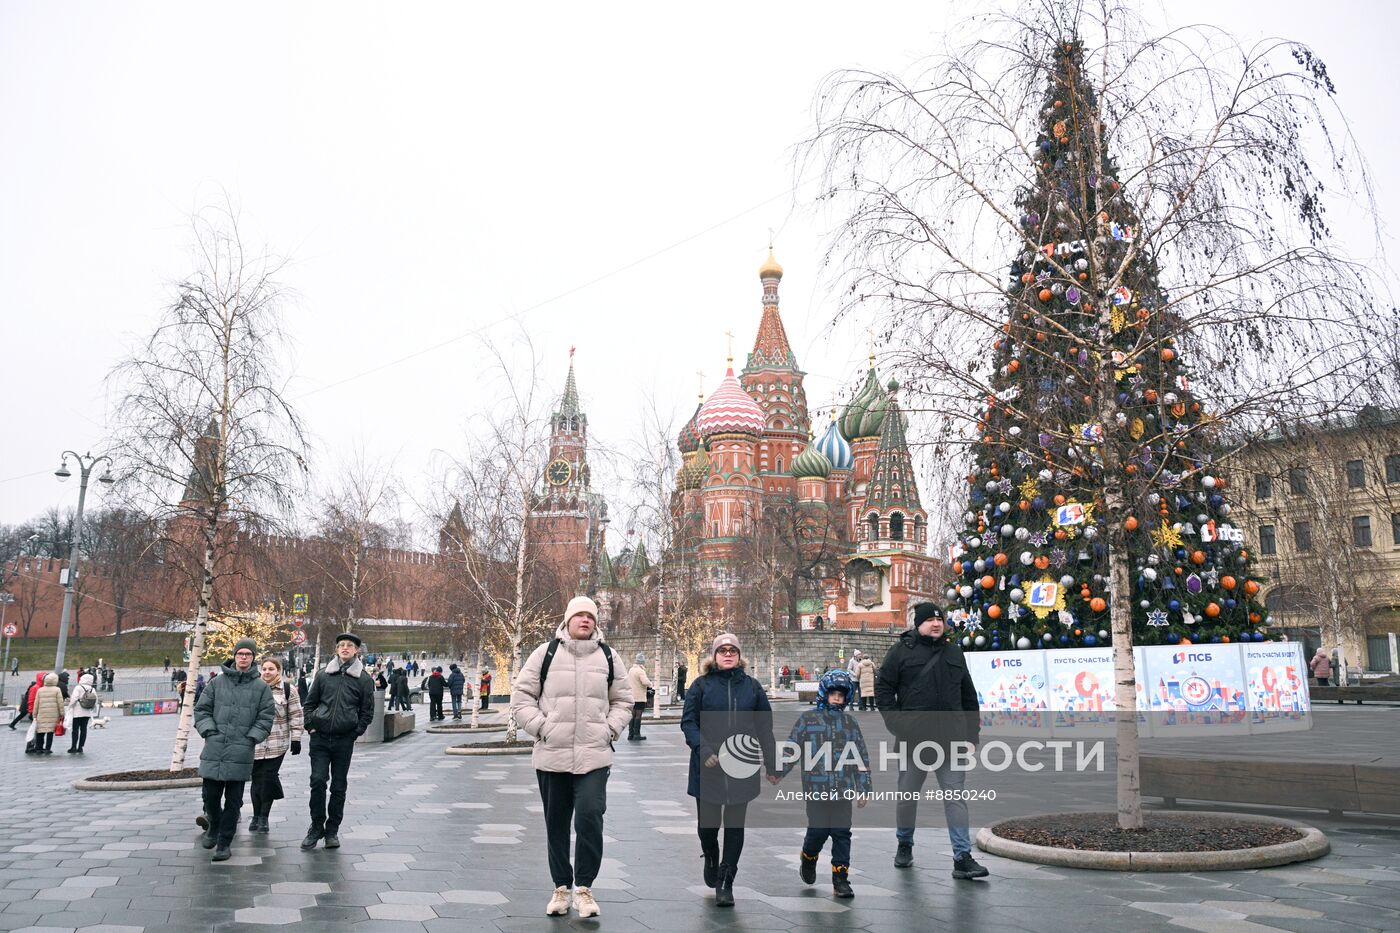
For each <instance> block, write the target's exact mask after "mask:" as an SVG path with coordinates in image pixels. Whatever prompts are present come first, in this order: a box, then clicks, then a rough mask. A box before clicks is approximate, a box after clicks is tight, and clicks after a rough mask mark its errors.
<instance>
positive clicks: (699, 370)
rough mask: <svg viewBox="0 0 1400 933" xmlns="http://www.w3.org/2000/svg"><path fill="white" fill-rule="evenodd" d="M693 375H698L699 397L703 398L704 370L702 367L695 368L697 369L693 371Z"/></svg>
mask: <svg viewBox="0 0 1400 933" xmlns="http://www.w3.org/2000/svg"><path fill="white" fill-rule="evenodd" d="M695 375H697V376H699V377H700V398H701V399H704V397H705V371H704V370H703V369H697V370H696V371H695Z"/></svg>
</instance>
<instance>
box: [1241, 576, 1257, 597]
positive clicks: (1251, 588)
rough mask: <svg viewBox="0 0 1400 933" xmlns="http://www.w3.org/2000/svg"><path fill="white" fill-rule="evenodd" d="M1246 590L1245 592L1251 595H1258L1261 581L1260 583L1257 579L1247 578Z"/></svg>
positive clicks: (1245, 582)
mask: <svg viewBox="0 0 1400 933" xmlns="http://www.w3.org/2000/svg"><path fill="white" fill-rule="evenodd" d="M1244 591H1245V593H1247V594H1249V595H1250V596H1255V595H1258V593H1259V583H1258V582H1257V581H1255V580H1246V581H1244Z"/></svg>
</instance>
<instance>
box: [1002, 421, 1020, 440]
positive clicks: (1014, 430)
mask: <svg viewBox="0 0 1400 933" xmlns="http://www.w3.org/2000/svg"><path fill="white" fill-rule="evenodd" d="M1006 433H1007V434H1010V435H1011V436H1012V437H1020V436H1021V427H1020V425H1015V424H1013V425H1012V426H1011V427H1010V428H1008V429H1007V430H1006Z"/></svg>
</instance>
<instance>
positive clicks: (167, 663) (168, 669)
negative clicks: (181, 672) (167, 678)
mask: <svg viewBox="0 0 1400 933" xmlns="http://www.w3.org/2000/svg"><path fill="white" fill-rule="evenodd" d="M165 672H166V673H167V674H168V673H170V655H168V654H167V655H166V656H165Z"/></svg>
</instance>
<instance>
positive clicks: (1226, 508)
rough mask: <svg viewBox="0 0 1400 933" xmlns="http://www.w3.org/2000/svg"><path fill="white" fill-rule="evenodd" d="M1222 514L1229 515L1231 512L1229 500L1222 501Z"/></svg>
mask: <svg viewBox="0 0 1400 933" xmlns="http://www.w3.org/2000/svg"><path fill="white" fill-rule="evenodd" d="M1220 514H1221V515H1229V514H1230V503H1228V502H1222V503H1220Z"/></svg>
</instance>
